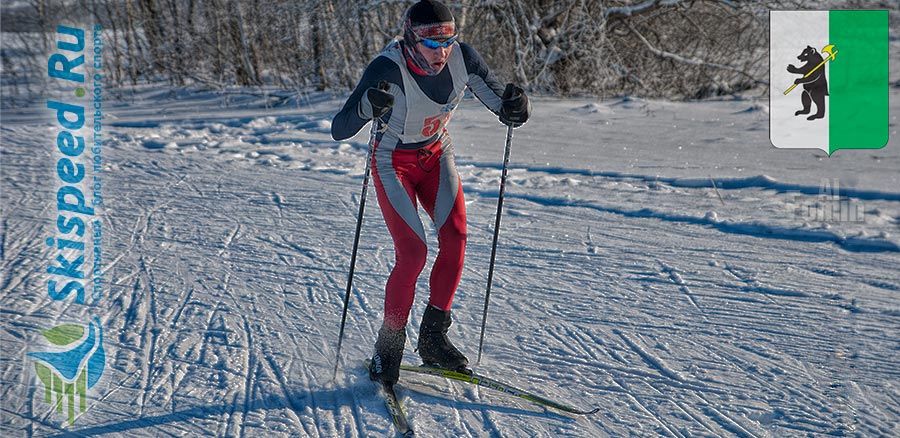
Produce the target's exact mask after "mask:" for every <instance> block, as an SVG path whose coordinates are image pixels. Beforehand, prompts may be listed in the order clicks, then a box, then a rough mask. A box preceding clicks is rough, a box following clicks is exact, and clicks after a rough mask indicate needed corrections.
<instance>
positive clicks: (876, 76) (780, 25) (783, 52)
mask: <svg viewBox="0 0 900 438" xmlns="http://www.w3.org/2000/svg"><path fill="white" fill-rule="evenodd" d="M769 24H770V32H771V34H770V41H771V47H770V59H769V65H770V71H769V76H770V80H771V84H772V87H773V88H774V90H773V92H772V93H770V102H769V104H770V105H769V109H770V111H769V117H770V120H769V121H770V140H771V142H772V144H773V145H774V146H775V147H777V148H793V149H810V148H812V149H821V150H822V151H825V153H827V154H829V155H831V154H832V153H834V152H835V151H837V150H839V149H879V148H882V147H884V146H885V145H886V144H887V141H888V14H887V11H883V10H842V11H772V12H771V13H770V15H769ZM839 53H840V54H839ZM798 61H799V62H798ZM775 90H783V91H784V92H783V93H781V92H777V91H775Z"/></svg>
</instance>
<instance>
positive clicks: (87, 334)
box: [28, 317, 106, 425]
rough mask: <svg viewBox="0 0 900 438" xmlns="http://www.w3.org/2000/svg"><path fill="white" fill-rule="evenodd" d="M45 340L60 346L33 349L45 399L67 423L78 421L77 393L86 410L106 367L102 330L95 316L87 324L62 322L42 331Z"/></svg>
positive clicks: (30, 354)
mask: <svg viewBox="0 0 900 438" xmlns="http://www.w3.org/2000/svg"><path fill="white" fill-rule="evenodd" d="M41 334H42V335H43V336H44V339H46V340H47V341H49V342H50V343H51V344H53V345H55V346H57V347H58V348H57V349H54V351H42V352H31V353H28V356H30V357H32V358H34V359H35V362H34V369H35V372H36V373H37V376H38V379H40V381H41V383H43V385H44V402H45V403H47V404H49V405H51V406H52V408H54V409H55V410H56V413H57V414H64V413H65V415H66V418H67V421H66V424H69V425H71V424H72V423H73V422H74V421H75V411H76V409H75V408H76V403H75V402H76V396H77V397H78V404H77V407H78V408H79V409H78V411H80V412H85V411H86V410H87V390H88V389H90V388H93V387H94V385H96V384H97V382H98V381H99V380H100V376H101V375H102V374H103V370H104V368H105V367H106V353H105V352H104V350H103V332H102V328H101V325H100V320H99V319H97V318H96V317H95V318H94V319H93V321H91V322H89V323H88V326H87V327H84V326H83V325H80V324H62V325H59V326H56V327H54V328H52V329H50V330H41Z"/></svg>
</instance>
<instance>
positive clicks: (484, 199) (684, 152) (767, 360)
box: [0, 87, 900, 437]
mask: <svg viewBox="0 0 900 438" xmlns="http://www.w3.org/2000/svg"><path fill="white" fill-rule="evenodd" d="M892 93H893V94H892V96H891V99H892V108H891V116H890V123H891V127H890V130H891V135H892V138H891V140H890V143H889V144H888V146H887V147H886V148H885V149H882V150H871V151H840V152H838V153H837V154H835V155H834V156H833V157H830V158H829V157H826V156H824V154H823V153H822V152H820V151H812V150H810V151H796V150H793V151H789V150H778V149H774V148H773V147H771V146H770V145H769V142H768V138H767V136H768V130H767V127H768V114H767V103H766V102H765V101H757V100H745V99H725V100H716V101H707V102H693V103H668V102H659V101H648V100H640V99H628V98H617V99H611V100H604V101H598V100H591V99H568V100H563V99H550V98H537V99H535V102H534V116H533V119H532V121H531V122H529V123H528V124H527V125H526V126H525V127H523V128H521V129H518V130H516V131H515V136H514V139H513V147H512V156H511V163H510V165H511V168H510V174H509V184H508V186H507V188H506V201H505V214H504V217H503V222H502V226H501V234H500V246H499V252H498V258H497V260H498V261H497V266H496V276H495V281H494V287H493V290H492V294H491V299H492V303H491V308H490V314H489V321H488V326H487V337H486V342H485V344H486V345H485V351H484V357H483V360H482V363H481V364H480V365H479V366H477V367H476V368H477V370H478V371H480V372H482V373H483V374H485V375H488V376H496V377H497V378H503V379H506V380H509V381H510V382H511V383H514V384H516V385H518V386H522V387H525V388H528V389H531V390H533V391H534V392H536V393H538V394H541V395H544V396H546V397H549V398H553V399H558V400H560V401H564V402H566V403H569V404H573V405H576V406H579V407H584V408H588V407H600V408H601V411H600V413H598V414H596V415H594V416H589V417H577V418H575V417H570V416H566V415H562V414H559V413H557V412H555V411H552V410H546V409H543V408H541V407H538V406H536V405H533V404H530V403H529V402H527V401H524V400H519V399H516V398H513V397H510V396H508V395H504V394H500V393H497V392H494V391H490V390H487V389H478V388H475V387H471V386H467V385H463V384H459V383H450V382H448V381H444V380H442V379H438V378H432V377H427V376H415V375H404V376H402V377H401V382H400V386H399V392H400V394H401V396H403V397H404V399H405V404H406V406H407V408H408V411H409V413H410V416H411V419H412V422H413V424H414V426H415V427H416V429H417V431H418V434H419V435H420V436H440V437H464V436H498V437H499V436H502V437H536V436H540V437H550V436H552V437H625V436H635V437H655V436H666V437H701V436H703V437H713V436H715V437H718V436H726V437H729V436H735V437H814V436H861V437H882V436H883V437H889V436H900V367H898V363H900V273H898V266H900V171H898V169H900V137H898V134H897V126H898V120H897V117H898V115H900V89H898V88H897V87H894V88H892ZM273 102H274V100H267V99H266V97H264V96H260V95H254V94H236V93H226V94H218V93H208V92H184V93H181V94H177V95H175V94H172V93H169V92H168V91H166V92H161V91H152V90H146V91H141V92H138V93H136V94H135V95H134V96H130V97H127V98H126V99H124V100H122V101H118V102H113V101H110V102H109V103H107V104H106V105H107V106H106V107H105V108H104V109H105V113H106V118H105V125H104V129H105V131H104V134H105V135H106V138H107V140H108V143H106V145H105V147H104V152H103V160H104V166H103V171H102V176H103V184H102V190H103V201H104V206H103V208H102V213H100V216H101V217H102V226H103V233H104V243H103V251H104V261H105V273H104V279H105V281H106V284H105V290H104V295H103V297H102V299H101V300H99V302H98V303H99V304H96V305H91V304H90V303H91V301H90V300H88V305H78V304H73V303H71V300H69V302H55V301H52V300H50V299H49V298H48V297H47V293H46V273H45V271H46V267H47V263H48V260H52V258H53V248H51V247H49V246H48V245H47V244H46V243H45V239H46V238H48V237H50V236H52V235H53V233H54V229H55V226H56V225H55V224H54V220H55V217H56V216H55V207H56V205H55V203H54V200H55V191H56V186H55V185H54V183H53V180H52V176H53V175H54V172H55V171H56V170H55V165H56V160H55V158H54V157H55V150H54V147H53V146H54V145H53V143H52V142H53V139H54V136H55V135H56V134H55V132H56V131H54V128H53V122H54V120H52V114H50V113H49V111H47V110H45V109H43V108H44V107H43V104H42V103H40V102H39V103H37V104H36V105H35V106H34V107H33V108H28V109H22V110H16V111H9V112H4V114H3V126H2V143H3V147H2V157H0V159H2V194H3V203H2V205H3V206H2V212H3V213H2V230H0V231H2V238H0V252H2V258H3V269H2V275H3V277H2V281H0V283H2V289H0V314H2V324H3V330H2V332H0V336H2V361H0V371H2V374H0V376H2V387H0V399H2V402H0V415H2V422H0V434H2V435H3V436H36V437H37V436H40V437H44V436H60V437H62V436H121V437H151V436H152V437H157V436H185V437H196V436H231V437H278V436H285V437H287V436H311V437H368V436H393V433H394V432H393V428H392V425H391V423H390V420H389V418H388V416H387V414H386V411H385V408H384V406H383V405H382V404H381V401H380V399H379V398H378V397H377V395H376V392H375V390H374V388H373V385H372V384H371V383H369V380H368V378H367V376H366V375H365V372H364V370H363V369H362V366H361V360H362V359H363V358H365V357H367V356H369V355H370V353H371V350H372V343H373V342H374V339H375V334H376V331H377V329H378V327H379V324H380V312H381V306H382V299H383V298H382V297H383V292H382V288H383V286H384V283H385V281H386V279H387V275H388V272H389V269H390V267H391V265H392V263H393V249H392V245H391V241H390V238H389V236H388V234H387V230H386V228H385V226H384V223H383V221H382V219H381V217H380V213H379V210H378V206H377V203H376V201H375V197H374V193H373V191H371V190H370V191H369V195H370V198H369V199H368V201H369V203H368V205H367V212H366V217H365V222H364V225H363V238H362V240H361V243H360V258H359V262H358V264H357V273H356V278H355V283H354V289H353V293H352V296H351V300H350V310H349V317H348V321H347V332H346V338H345V340H344V344H343V354H342V356H343V357H342V363H341V367H340V373H339V374H338V377H337V379H336V381H334V382H332V381H331V370H332V367H333V365H334V359H335V352H336V344H337V337H338V336H337V335H338V328H339V324H340V312H341V306H342V302H341V301H342V298H343V293H344V289H345V286H346V280H347V270H348V266H349V259H350V251H351V245H352V242H353V232H354V229H355V221H356V214H357V208H358V205H359V204H358V203H359V193H360V189H361V183H362V175H363V171H364V168H365V155H366V141H367V137H368V128H364V129H363V131H362V132H360V134H359V135H358V136H356V137H355V138H354V139H353V140H352V141H349V142H334V141H333V140H331V138H330V135H329V130H330V120H331V117H332V116H333V114H334V113H335V112H336V111H337V110H338V108H339V106H340V104H341V103H342V96H328V95H322V94H317V95H306V96H303V98H302V99H300V100H298V101H290V102H287V103H284V102H282V104H281V105H271V104H272V103H273ZM450 130H451V133H452V136H453V139H454V142H455V145H456V151H457V154H458V157H459V160H458V162H459V165H460V166H459V168H460V174H461V178H462V181H463V186H464V189H465V192H466V202H467V210H468V217H469V240H468V242H469V244H468V248H467V261H466V269H465V272H464V274H463V279H462V284H461V286H460V289H459V293H458V295H457V299H456V303H455V317H456V324H455V325H454V327H453V329H452V336H453V339H454V340H455V342H456V343H457V345H459V346H460V347H461V349H462V350H463V352H464V353H466V354H467V355H468V356H469V357H470V359H472V360H473V362H474V358H475V357H476V356H477V348H478V347H477V346H478V338H479V330H480V323H481V311H482V305H483V299H484V288H485V276H486V272H487V268H488V259H489V254H490V242H491V236H492V231H493V230H492V227H493V222H494V221H493V218H494V213H495V208H496V205H497V190H498V183H499V176H500V171H501V169H500V163H501V161H502V153H503V150H502V148H503V142H504V135H505V129H504V127H503V126H502V125H500V124H499V123H498V122H497V121H496V119H495V118H494V117H493V116H492V115H491V114H490V113H489V112H487V111H486V110H485V109H483V108H482V107H481V106H480V104H479V103H478V102H477V101H475V100H474V99H467V100H466V101H465V102H464V103H463V105H462V106H461V108H460V110H459V111H457V114H456V116H455V117H454V119H453V120H452V122H451V124H450ZM835 189H837V190H835ZM834 195H837V197H835V196H834ZM834 208H837V209H840V210H839V211H838V212H837V213H835V210H833V209H834ZM848 209H850V210H848ZM829 211H830V212H831V213H827V214H826V212H829ZM848 211H852V212H853V215H845V216H841V213H840V212H843V213H847V212H848ZM819 214H821V215H819ZM817 215H819V216H817ZM426 222H427V221H426ZM430 232H431V233H432V234H431V235H430V236H429V238H430V239H431V241H430V244H431V245H432V248H435V247H436V240H435V236H434V235H433V230H430ZM435 252H436V251H434V250H432V251H431V257H433V256H434V253H435ZM429 266H430V264H429ZM426 294H427V272H426V273H425V275H423V276H422V281H421V282H420V290H419V296H418V298H417V305H416V307H414V309H413V315H412V320H413V321H415V322H416V326H417V322H418V320H419V318H420V316H421V313H422V311H423V308H424V300H425V298H426V296H427V295H426ZM93 316H96V317H97V318H98V319H99V320H100V322H101V325H102V327H103V336H104V343H105V352H106V369H105V371H104V373H103V376H102V379H101V381H100V383H99V384H98V386H96V387H95V388H93V389H91V390H90V391H89V395H90V398H89V400H88V401H87V410H86V412H84V413H81V412H78V416H77V419H76V420H75V423H74V424H72V425H69V426H66V427H63V426H62V423H63V421H65V415H60V414H57V413H55V412H54V411H53V408H52V407H51V406H50V405H48V404H47V403H45V402H44V386H43V385H42V384H41V382H40V381H39V379H38V378H37V377H36V376H35V371H34V365H33V363H34V360H33V359H32V358H31V357H29V356H26V353H28V352H30V351H34V350H36V349H41V348H44V349H46V348H47V347H46V345H44V344H46V341H45V340H44V339H43V338H42V337H41V333H40V331H39V329H45V328H47V327H52V326H55V325H58V324H60V323H65V322H68V321H71V320H74V319H79V318H80V319H81V320H86V319H88V318H90V317H93ZM416 332H417V330H415V327H414V326H412V325H411V326H410V329H409V336H410V341H409V343H408V345H407V349H406V355H405V360H404V361H405V363H408V364H415V363H417V361H418V357H417V355H416V354H415V353H414V352H413V346H414V345H415V339H416V335H417V333H416Z"/></svg>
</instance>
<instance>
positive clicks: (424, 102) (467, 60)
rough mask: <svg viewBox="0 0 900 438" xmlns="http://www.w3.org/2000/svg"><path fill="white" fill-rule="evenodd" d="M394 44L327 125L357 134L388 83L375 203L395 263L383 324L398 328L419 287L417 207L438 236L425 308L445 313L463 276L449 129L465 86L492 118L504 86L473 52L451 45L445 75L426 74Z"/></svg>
mask: <svg viewBox="0 0 900 438" xmlns="http://www.w3.org/2000/svg"><path fill="white" fill-rule="evenodd" d="M402 44H403V43H402V42H400V41H397V40H395V41H393V42H392V43H390V44H389V45H388V46H387V47H386V48H385V49H384V50H383V51H382V53H381V54H380V55H379V56H377V57H376V58H375V59H374V60H373V61H372V62H371V63H370V64H369V66H368V67H367V68H366V70H365V72H364V73H363V76H362V78H361V79H360V81H359V84H357V86H356V88H355V89H354V91H353V93H352V94H351V95H350V97H349V98H348V99H347V102H346V103H345V104H344V106H343V108H342V109H341V111H340V112H339V113H338V114H337V115H336V116H335V117H334V121H333V122H332V125H331V133H332V137H333V138H334V139H336V140H343V139H347V138H350V137H352V136H354V135H356V133H357V132H359V130H360V129H362V127H363V126H364V125H365V124H366V123H368V122H369V120H368V119H366V118H364V117H362V116H361V113H360V112H359V111H360V110H359V107H360V99H365V92H366V90H367V89H369V88H370V87H375V86H377V84H378V83H379V82H380V81H382V80H383V81H387V82H388V84H389V90H388V91H389V92H390V93H391V94H392V95H393V96H394V102H395V103H394V105H393V107H392V108H391V110H390V111H389V112H388V113H386V114H385V115H384V116H383V117H382V118H381V120H382V125H383V126H382V129H383V131H381V132H379V133H378V134H377V135H376V141H375V151H374V156H373V160H372V161H373V163H372V172H373V177H374V182H375V190H376V194H377V197H378V204H379V205H380V207H381V212H382V215H383V216H384V221H385V223H386V224H387V227H388V231H389V232H390V234H391V237H392V239H393V241H394V251H395V257H396V259H395V264H394V267H393V269H392V270H391V274H390V277H389V278H388V281H387V285H386V286H385V298H384V324H385V326H387V327H389V328H391V329H395V330H397V329H402V328H404V327H405V326H406V324H407V321H408V319H409V313H410V309H411V308H412V304H413V300H414V298H415V287H416V281H417V279H418V277H419V274H420V273H421V272H422V270H423V268H424V267H425V262H426V256H427V245H426V239H425V228H424V227H423V225H422V221H421V220H420V219H419V214H418V207H417V200H418V202H421V204H422V207H423V208H424V209H425V211H426V212H427V213H428V215H429V216H430V217H431V220H432V221H433V222H434V225H435V229H437V230H438V255H437V258H436V260H435V262H434V265H433V266H432V269H431V278H430V281H429V286H430V296H429V305H432V306H434V307H436V308H438V309H441V310H443V311H449V310H450V306H451V304H452V303H453V297H454V295H455V293H456V288H457V286H458V285H459V281H460V277H461V276H462V268H463V260H464V258H465V248H466V236H467V235H466V206H465V201H464V199H463V191H462V185H461V183H460V180H459V173H458V172H457V169H456V158H455V154H454V152H453V144H452V142H451V140H450V134H449V133H448V132H447V130H446V129H445V126H446V125H447V122H448V121H449V120H450V117H451V116H452V115H453V112H454V110H455V109H456V107H457V105H458V104H459V102H460V100H461V99H462V98H463V95H464V94H465V90H466V88H467V87H468V88H469V89H470V90H471V91H472V93H473V94H474V95H475V96H476V97H477V98H478V99H479V100H480V101H481V102H482V103H483V104H484V105H485V106H486V107H487V108H488V109H489V110H491V111H492V112H494V113H495V114H498V113H499V111H500V108H501V103H502V101H501V96H502V94H503V85H502V84H501V83H500V82H499V81H498V80H497V79H496V78H495V77H494V75H493V74H492V73H491V71H490V70H489V69H488V67H487V64H486V63H485V62H484V60H483V59H482V58H481V55H479V54H478V52H476V51H475V49H473V48H472V47H471V46H469V45H467V44H465V43H461V42H454V43H453V45H452V50H451V52H450V55H449V59H448V60H447V63H446V65H445V66H444V68H443V69H442V70H441V71H440V72H439V73H438V74H436V75H434V76H429V75H425V74H424V72H422V71H421V70H419V69H418V68H417V67H416V66H415V64H413V63H412V62H411V61H408V60H407V59H406V57H405V56H404V54H403V48H402Z"/></svg>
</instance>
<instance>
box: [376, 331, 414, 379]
mask: <svg viewBox="0 0 900 438" xmlns="http://www.w3.org/2000/svg"><path fill="white" fill-rule="evenodd" d="M405 346H406V330H405V329H400V330H392V329H389V328H387V327H385V326H382V327H381V330H378V340H377V341H375V355H374V356H372V363H371V364H370V365H369V378H370V379H372V380H380V381H382V382H384V383H387V384H390V385H393V384H395V383H397V380H399V379H400V361H401V360H403V347H405Z"/></svg>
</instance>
